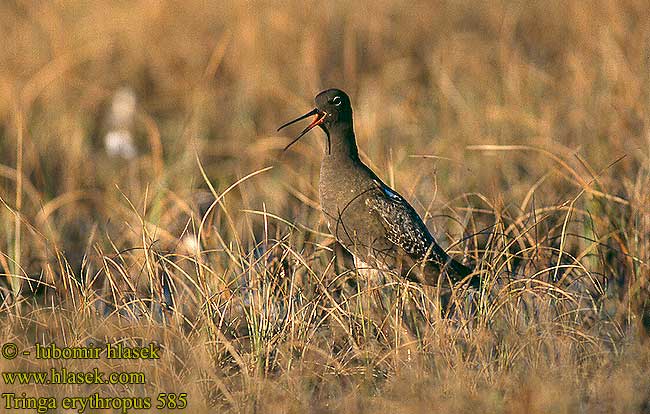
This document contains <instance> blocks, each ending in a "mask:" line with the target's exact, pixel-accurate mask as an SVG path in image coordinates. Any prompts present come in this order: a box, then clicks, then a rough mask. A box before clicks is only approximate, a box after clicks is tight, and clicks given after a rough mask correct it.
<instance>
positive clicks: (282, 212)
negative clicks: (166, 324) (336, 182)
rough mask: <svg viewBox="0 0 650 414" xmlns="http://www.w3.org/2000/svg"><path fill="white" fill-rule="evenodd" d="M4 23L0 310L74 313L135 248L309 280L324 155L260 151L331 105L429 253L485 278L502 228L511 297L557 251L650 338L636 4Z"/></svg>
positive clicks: (2, 13) (114, 7)
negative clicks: (34, 296) (440, 252)
mask: <svg viewBox="0 0 650 414" xmlns="http://www.w3.org/2000/svg"><path fill="white" fill-rule="evenodd" d="M0 21H1V23H2V24H0V31H1V34H2V38H3V39H4V40H3V41H4V47H2V48H0V154H1V155H2V156H1V158H0V202H1V204H0V273H2V274H4V275H6V277H5V278H3V279H4V280H3V281H1V282H0V283H1V284H2V286H3V291H4V292H5V295H4V296H3V298H5V301H10V299H9V298H10V296H11V295H10V294H9V292H13V293H14V296H15V295H16V294H17V293H18V292H21V291H22V292H27V291H28V290H27V287H26V285H25V284H26V282H25V278H29V279H34V280H37V281H40V282H43V283H45V284H46V285H48V286H50V288H52V289H53V290H54V291H56V292H57V293H56V295H59V296H62V297H68V296H67V295H71V296H70V297H72V296H74V295H72V294H71V293H64V292H65V290H64V292H62V289H61V288H60V286H61V285H64V286H66V287H67V286H68V284H69V283H72V284H73V285H74V283H79V286H80V287H79V289H83V288H84V286H85V285H84V283H86V282H88V283H90V282H89V281H91V280H92V281H95V280H96V279H97V275H99V274H101V273H102V272H104V273H110V271H109V269H110V268H111V266H113V267H114V268H118V269H121V270H120V273H121V274H123V275H125V276H124V278H125V279H128V276H126V275H142V274H148V275H149V276H151V274H153V273H156V272H157V271H153V270H151V269H148V268H147V266H148V265H149V262H148V261H147V257H148V256H147V255H148V254H149V253H148V252H149V249H151V250H155V251H156V252H157V254H163V255H164V254H168V253H170V252H171V253H173V254H178V255H191V254H192V253H196V252H197V251H198V250H201V251H202V252H204V253H205V254H206V255H207V254H208V253H209V252H210V251H213V252H215V251H218V254H217V255H216V256H215V257H214V258H213V259H212V260H213V261H212V262H210V263H211V264H210V263H208V265H206V266H207V267H209V268H210V269H212V270H211V271H212V272H214V273H215V274H219V275H221V276H220V277H222V279H224V280H230V279H232V278H235V276H233V275H234V274H235V273H237V270H236V269H237V266H238V264H237V263H236V262H237V260H236V259H234V258H233V252H237V257H238V258H242V257H247V255H248V254H249V253H250V251H253V250H255V249H256V248H257V249H258V250H259V241H260V240H262V239H267V238H268V237H269V234H273V235H277V237H278V238H282V237H283V235H286V234H290V235H291V237H293V239H292V242H291V243H290V245H291V246H293V248H295V249H296V251H299V252H301V254H306V253H305V252H308V251H317V252H319V254H320V255H321V256H323V255H324V256H323V257H324V258H321V259H319V260H320V262H318V261H316V262H317V263H322V266H321V267H320V268H319V269H326V267H325V265H326V264H327V262H328V260H329V258H330V257H331V256H332V251H331V250H332V249H335V246H334V244H333V241H332V239H331V237H329V235H328V234H327V231H326V228H325V227H324V226H323V223H322V221H321V217H320V211H319V206H318V192H317V183H318V171H319V164H320V158H321V155H322V151H323V144H324V142H323V135H322V133H321V132H320V131H315V132H312V133H310V134H309V135H308V136H306V137H304V138H303V139H302V140H301V141H300V142H299V143H298V144H297V145H295V146H294V147H292V148H291V149H290V150H289V151H288V152H285V153H283V152H282V148H283V147H284V146H285V145H286V144H287V143H288V142H289V141H290V140H291V138H292V137H293V136H294V135H293V134H294V133H297V130H299V127H296V131H294V130H289V131H284V130H283V131H282V133H277V132H275V131H276V128H277V127H278V126H279V125H281V124H282V123H284V122H285V121H288V120H290V119H293V118H294V117H296V116H298V115H301V114H303V113H305V112H307V111H308V110H310V109H311V108H313V97H314V95H315V94H316V93H317V92H319V91H320V90H322V89H326V88H329V87H337V88H341V89H343V90H345V91H346V92H347V93H348V94H349V95H350V97H351V99H352V103H353V108H354V112H355V128H356V134H357V140H358V144H359V147H360V151H361V154H362V158H363V159H364V160H365V161H366V162H367V163H368V164H369V165H370V166H371V167H372V168H373V169H374V170H375V171H376V172H377V173H378V175H379V176H380V177H381V178H382V179H384V181H386V182H387V183H389V184H390V185H393V186H394V187H396V189H397V190H398V191H400V192H401V193H402V194H403V195H404V196H405V197H406V198H407V199H408V200H410V201H411V202H412V204H413V205H414V207H415V208H416V210H417V211H418V212H419V213H421V214H422V215H423V217H424V218H425V221H426V223H427V225H428V227H429V228H430V229H431V230H432V232H433V233H434V234H435V236H436V237H437V239H439V240H440V241H441V244H443V245H444V246H445V247H451V249H452V251H453V252H454V253H455V254H457V255H459V256H462V255H463V254H465V255H466V256H468V257H469V259H470V261H471V262H474V263H477V262H481V261H482V260H483V261H487V262H489V261H488V260H487V259H486V258H487V256H489V255H488V254H487V253H486V251H484V250H487V248H486V247H485V246H486V243H494V239H493V237H492V236H494V234H492V236H490V234H483V233H482V231H484V230H485V229H490V228H496V227H498V228H501V229H502V230H503V232H504V233H507V234H509V235H511V236H512V237H513V239H512V240H514V242H513V243H512V244H508V243H504V245H503V246H509V247H512V246H515V247H516V246H518V247H519V248H520V251H519V252H520V253H521V252H525V253H522V254H524V256H526V258H527V259H530V260H531V261H533V262H534V261H535V260H537V261H536V262H535V264H534V265H531V266H530V267H524V268H523V269H524V270H521V269H520V273H521V272H524V273H525V272H529V273H526V274H527V275H528V276H530V275H532V274H536V273H535V272H537V271H540V272H543V270H541V269H545V268H546V267H547V266H550V265H554V264H559V263H560V262H562V260H566V255H563V252H567V254H568V255H569V256H570V257H571V260H572V263H574V264H575V266H576V267H580V268H581V272H583V274H588V275H589V277H590V278H593V281H594V282H593V283H594V284H595V285H596V288H595V289H596V291H598V292H599V294H601V295H604V296H606V297H608V298H610V300H611V303H610V302H603V303H604V305H603V306H604V307H605V309H604V310H602V313H598V312H601V311H600V310H599V311H598V312H597V314H598V315H601V316H602V315H607V318H612V319H611V320H615V321H616V327H617V328H616V329H615V331H616V334H615V335H619V337H624V336H625V332H628V333H630V332H631V333H632V336H633V337H635V338H636V337H637V336H641V337H644V336H645V335H646V333H644V332H645V330H644V329H647V327H648V326H650V311H649V309H650V302H649V301H648V289H649V286H650V283H649V282H648V274H650V272H649V270H648V260H650V246H649V245H648V244H649V243H650V240H648V238H649V234H650V228H649V226H650V209H649V207H648V205H649V203H648V202H649V201H650V200H649V199H648V191H647V188H648V185H649V184H650V170H649V167H650V162H649V160H650V158H649V150H650V147H649V144H650V82H649V80H650V79H649V77H650V71H649V70H648V68H649V62H650V61H649V59H650V3H648V2H647V1H645V0H598V1H593V2H589V3H588V4H587V3H585V2H581V1H539V2H538V1H530V2H529V1H491V2H475V1H463V0H461V1H449V2H447V1H417V0H416V1H411V2H408V4H405V3H404V2H401V1H396V0H373V1H369V0H368V1H357V2H351V1H338V0H337V1H331V2H327V3H323V2H316V1H310V0H308V1H300V2H299V1H288V2H286V1H262V0H259V1H258V0H255V1H237V0H232V1H200V0H184V1H157V0H133V1H92V0H80V1H73V2H71V1H45V2H32V1H21V0H8V1H2V2H0ZM266 167H272V168H271V169H268V170H267V169H265V168H266ZM252 173H256V174H255V175H253V176H251V177H248V178H246V177H247V176H248V175H249V174H252ZM244 178H245V179H244ZM239 180H243V181H242V182H240V183H238V181H239ZM235 183H238V184H237V185H236V186H234V187H233V188H232V189H230V190H228V192H227V194H226V195H225V196H223V197H219V198H218V201H217V202H216V204H215V196H216V195H220V194H222V193H223V192H224V191H226V190H227V189H229V187H231V186H232V185H233V184H235ZM208 211H210V212H212V213H211V214H212V216H211V218H210V219H209V220H207V221H206V224H205V225H204V226H203V225H202V224H201V223H202V220H203V218H204V217H205V216H204V215H205V213H206V212H208ZM551 216H552V218H550V219H549V217H551ZM547 219H548V220H547ZM538 222H539V223H543V224H541V225H540V226H538V227H536V224H535V223H538ZM269 223H270V224H269ZM290 224H293V225H295V226H298V227H299V230H288V229H290V228H292V227H291V226H290ZM499 226H500V227H499ZM200 227H203V228H202V230H203V231H204V232H205V237H203V238H201V237H200V238H199V240H198V241H196V237H194V236H193V235H194V234H196V233H198V232H199V228H200ZM513 228H515V229H520V230H521V233H518V231H519V230H517V231H512V229H513ZM508 229H510V230H508ZM517 234H519V235H517ZM471 235H474V236H471ZM524 235H525V236H524ZM491 237H492V238H491ZM296 240H298V241H296ZM459 240H461V242H460V243H459ZM541 245H544V246H547V247H548V249H546V250H544V249H540V251H537V250H536V249H537V247H539V246H541ZM256 246H257V247H256ZM323 246H324V247H323ZM509 247H504V249H505V250H503V251H506V250H508V248H509ZM310 249H311V250H310ZM136 250H138V251H139V250H143V251H144V253H142V254H140V253H136V252H134V251H136ZM258 250H255V251H258ZM491 254H492V256H490V257H492V258H493V259H494V260H497V261H498V260H500V259H499V258H498V257H497V256H499V255H498V254H496V253H495V252H492V253H491ZM516 255H517V254H515V256H516ZM108 257H110V258H111V260H112V261H111V263H112V264H110V265H109V264H107V263H108V259H107V258H108ZM318 257H320V256H318ZM499 257H500V256H499ZM519 257H521V256H519ZM206 261H208V259H206ZM232 262H235V263H232ZM316 262H310V264H311V265H312V266H317V265H316V264H314V263H316ZM206 263H207V262H206ZM492 263H495V262H492ZM179 266H181V265H179ZM510 266H511V265H510V264H507V265H504V268H506V267H507V268H509V269H511V270H512V268H511V267H510ZM190 267H191V266H190ZM315 268H316V267H315ZM497 268H498V266H497V267H494V269H497ZM143 269H145V270H143ZM146 269H148V271H147V270H146ZM233 269H235V270H233ZM327 269H329V268H327ZM494 269H493V270H494ZM114 270H115V269H114ZM186 271H188V272H189V270H186ZM230 271H233V272H234V273H232V275H231V276H227V277H226V276H224V275H226V274H229V273H228V272H230ZM327 271H329V270H324V272H327ZM495 271H496V270H495ZM513 271H514V270H513ZM172 273H173V272H172ZM197 273H199V274H200V273H201V270H200V269H199V270H197ZM551 273H552V272H551ZM156 274H157V273H156ZM555 276H557V271H556V272H555ZM133 277H134V278H135V279H137V280H138V281H139V282H138V281H134V282H133V283H134V285H136V287H137V285H138V283H142V284H144V285H146V283H145V282H147V280H149V281H150V279H147V277H144V276H143V277H142V278H140V279H138V277H139V276H133ZM197 277H198V276H197ZM71 281H72V282H71ZM75 281H76V282H75ZM206 283H207V282H206ZM57 286H59V288H58V289H56V287H57ZM202 286H203V285H202ZM131 287H133V286H131ZM163 290H164V289H163ZM190 290H191V289H190ZM197 302H200V300H199V299H197ZM608 320H610V319H608ZM558 392H559V391H558ZM371 394H372V393H371ZM630 398H632V397H630ZM551 400H552V398H551ZM646 407H647V406H646Z"/></svg>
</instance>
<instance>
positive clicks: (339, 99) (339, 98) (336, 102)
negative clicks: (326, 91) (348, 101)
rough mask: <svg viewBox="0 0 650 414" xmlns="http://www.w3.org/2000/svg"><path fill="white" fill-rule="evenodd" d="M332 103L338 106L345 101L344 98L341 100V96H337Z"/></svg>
mask: <svg viewBox="0 0 650 414" xmlns="http://www.w3.org/2000/svg"><path fill="white" fill-rule="evenodd" d="M332 103H333V104H334V105H336V106H339V105H341V104H342V103H343V100H341V97H340V96H335V97H334V99H332Z"/></svg>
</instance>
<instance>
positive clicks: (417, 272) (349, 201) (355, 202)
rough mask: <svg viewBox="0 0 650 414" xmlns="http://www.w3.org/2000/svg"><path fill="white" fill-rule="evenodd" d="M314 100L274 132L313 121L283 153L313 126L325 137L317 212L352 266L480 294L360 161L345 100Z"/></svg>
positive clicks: (323, 96)
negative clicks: (471, 289) (460, 285)
mask: <svg viewBox="0 0 650 414" xmlns="http://www.w3.org/2000/svg"><path fill="white" fill-rule="evenodd" d="M314 100H315V103H316V107H315V108H314V109H312V110H311V111H309V112H307V113H306V114H304V115H302V116H300V117H298V118H296V119H294V120H292V121H289V122H287V123H285V124H283V125H282V126H280V127H279V128H278V131H280V130H282V129H284V128H286V127H288V126H289V125H292V124H294V123H296V122H299V121H301V120H303V119H306V118H309V117H312V116H313V117H314V118H313V120H312V122H311V123H310V124H309V125H308V126H307V127H306V128H305V129H304V130H303V131H302V132H301V133H300V134H299V135H298V136H297V137H296V138H295V139H293V140H292V141H291V142H290V143H289V144H288V145H287V146H286V147H285V148H284V150H285V151H286V150H288V149H289V148H290V147H291V146H292V145H293V144H295V143H296V142H298V140H299V139H300V138H302V137H303V136H304V135H305V134H307V133H308V132H309V131H311V130H312V129H313V128H315V127H317V126H318V127H320V129H322V130H323V132H324V133H325V138H326V142H325V154H324V155H323V158H322V161H321V166H320V180H319V186H318V187H319V198H320V205H321V210H322V212H323V214H324V216H325V219H326V223H327V227H328V229H329V231H330V233H331V234H332V235H333V236H334V237H335V238H336V240H337V241H338V242H339V243H340V244H341V245H342V246H343V247H344V248H345V249H346V250H348V251H349V252H350V253H351V254H352V256H353V258H354V262H355V266H356V267H357V268H361V267H365V268H373V269H385V270H392V271H395V272H396V273H398V274H399V275H401V276H402V277H404V278H406V279H407V280H410V281H413V282H417V283H421V284H424V285H440V284H442V285H445V286H451V285H455V284H458V283H461V282H462V283H468V284H469V285H470V286H472V287H474V288H476V289H478V288H480V283H481V278H480V276H479V275H478V274H475V273H473V272H472V270H471V269H469V268H468V267H466V266H465V265H463V264H461V263H459V262H458V261H456V260H454V259H453V258H451V257H450V256H449V255H448V254H447V253H446V252H445V250H444V249H443V248H442V247H440V245H439V244H438V243H437V242H436V240H435V239H434V237H433V236H432V235H431V233H430V232H429V230H428V228H427V227H426V225H425V224H424V222H423V221H422V219H421V218H420V216H419V215H418V213H417V212H416V211H415V209H414V208H413V207H412V206H411V205H410V204H409V203H408V201H406V199H405V198H404V197H403V196H402V195H400V194H399V193H398V192H397V191H395V190H394V189H392V188H391V187H389V186H388V185H386V184H385V183H384V182H383V181H382V180H381V179H380V178H379V177H378V176H377V174H375V173H374V172H373V171H372V170H371V169H370V168H369V167H368V166H367V165H366V164H364V163H363V161H362V160H361V159H360V157H359V150H358V147H357V143H356V138H355V133H354V125H353V116H352V104H351V101H350V98H349V97H348V95H347V94H346V93H345V92H343V91H342V90H340V89H327V90H324V91H322V92H320V93H318V95H316V97H315V99H314Z"/></svg>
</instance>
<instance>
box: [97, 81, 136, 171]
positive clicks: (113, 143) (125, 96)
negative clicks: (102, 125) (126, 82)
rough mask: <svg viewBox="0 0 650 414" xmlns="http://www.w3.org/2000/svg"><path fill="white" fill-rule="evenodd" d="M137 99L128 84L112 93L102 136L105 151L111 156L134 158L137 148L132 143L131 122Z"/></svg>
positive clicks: (132, 121) (133, 119) (133, 117)
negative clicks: (104, 132) (104, 133)
mask: <svg viewBox="0 0 650 414" xmlns="http://www.w3.org/2000/svg"><path fill="white" fill-rule="evenodd" d="M136 104H137V99H136V96H135V92H134V91H133V89H131V88H130V87H128V86H125V87H122V88H120V89H118V90H117V91H116V92H115V94H114V95H113V99H112V101H111V108H110V112H109V114H108V132H107V133H106V135H105V136H104V147H105V149H106V153H107V154H108V155H110V156H112V157H122V158H126V159H132V158H135V157H136V156H137V155H138V150H137V149H136V147H135V144H134V143H133V132H132V131H133V124H134V121H135V109H136Z"/></svg>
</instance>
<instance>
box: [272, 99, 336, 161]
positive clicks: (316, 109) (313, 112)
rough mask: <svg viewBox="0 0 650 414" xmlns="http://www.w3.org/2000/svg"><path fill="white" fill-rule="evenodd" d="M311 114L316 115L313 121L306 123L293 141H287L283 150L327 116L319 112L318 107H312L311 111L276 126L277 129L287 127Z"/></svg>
mask: <svg viewBox="0 0 650 414" xmlns="http://www.w3.org/2000/svg"><path fill="white" fill-rule="evenodd" d="M312 115H316V118H314V120H313V121H311V124H309V125H307V128H305V129H303V130H302V132H301V133H300V135H298V136H297V137H296V138H295V139H294V140H293V141H291V142H290V143H289V145H287V146H286V147H284V151H286V150H288V149H289V147H290V146H292V145H293V144H295V143H296V142H298V140H299V139H300V138H302V136H303V135H305V134H306V133H307V132H309V131H311V130H312V129H313V128H314V127H316V126H318V125H320V124H322V123H323V122H324V121H325V117H326V116H327V113H326V112H321V111H319V110H318V108H314V109H312V110H311V111H309V112H307V113H306V114H304V115H303V116H300V117H298V118H296V119H294V120H293V121H289V122H287V123H286V124H284V125H282V126H281V127H280V128H278V131H279V130H281V129H282V128H285V127H288V126H289V125H291V124H293V123H296V122H298V121H302V120H303V119H305V118H309V117H310V116H312Z"/></svg>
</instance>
